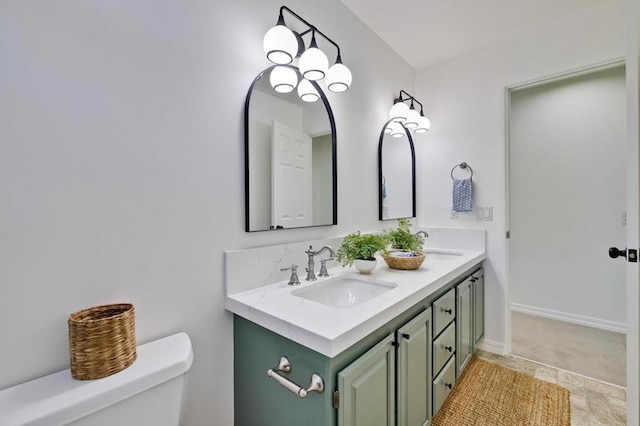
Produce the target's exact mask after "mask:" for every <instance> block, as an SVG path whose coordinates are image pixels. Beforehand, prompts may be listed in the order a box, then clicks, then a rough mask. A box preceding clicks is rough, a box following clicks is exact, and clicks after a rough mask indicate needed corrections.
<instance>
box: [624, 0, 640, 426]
mask: <svg viewBox="0 0 640 426" xmlns="http://www.w3.org/2000/svg"><path fill="white" fill-rule="evenodd" d="M626 9H627V10H626V19H627V22H626V24H627V25H626V27H627V28H626V30H627V62H626V65H627V80H626V82H627V247H628V248H635V249H638V248H640V247H638V245H639V244H640V238H639V235H638V234H639V232H640V226H639V222H640V217H639V215H638V205H639V200H640V195H639V191H640V184H639V182H638V180H639V173H638V170H639V168H640V150H639V149H638V145H639V138H640V133H639V132H638V127H639V123H640V118H639V108H638V103H639V102H640V96H639V94H638V91H639V90H640V85H639V84H638V80H639V77H640V73H639V72H638V62H639V61H638V56H639V54H640V31H639V29H638V27H639V25H640V7H639V6H638V1H637V0H627V2H626ZM639 307H640V275H639V274H638V263H631V262H627V424H628V425H638V424H640V414H639V411H640V312H639V311H640V309H639Z"/></svg>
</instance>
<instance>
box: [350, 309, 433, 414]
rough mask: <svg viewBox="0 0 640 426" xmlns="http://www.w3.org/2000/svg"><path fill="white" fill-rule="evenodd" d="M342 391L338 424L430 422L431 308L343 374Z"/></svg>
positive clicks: (386, 339)
mask: <svg viewBox="0 0 640 426" xmlns="http://www.w3.org/2000/svg"><path fill="white" fill-rule="evenodd" d="M395 348H397V352H396V349H395ZM338 391H339V395H340V404H339V408H338V425H339V426H377V425H379V426H392V425H395V424H397V425H398V426H426V425H428V424H429V422H430V420H431V308H428V309H426V310H424V311H423V312H422V313H420V314H418V315H417V316H416V317H415V318H413V319H412V320H410V321H409V322H408V323H406V324H405V325H403V326H402V327H401V328H399V329H398V330H397V331H396V332H395V333H394V334H390V335H389V336H387V337H386V338H385V339H383V340H382V341H381V342H380V343H378V344H377V345H376V346H375V347H373V348H372V349H371V350H369V351H368V352H366V353H365V354H364V355H362V356H361V357H360V358H358V359H357V360H355V361H354V362H352V363H351V364H350V365H349V367H347V368H345V369H344V370H342V371H341V372H340V373H338ZM396 412H397V418H396ZM396 420H397V423H396Z"/></svg>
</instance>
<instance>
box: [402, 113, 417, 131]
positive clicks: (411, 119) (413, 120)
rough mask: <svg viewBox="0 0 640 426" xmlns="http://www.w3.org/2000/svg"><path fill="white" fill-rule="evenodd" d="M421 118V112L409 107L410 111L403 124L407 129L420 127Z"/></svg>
mask: <svg viewBox="0 0 640 426" xmlns="http://www.w3.org/2000/svg"><path fill="white" fill-rule="evenodd" d="M419 120H420V113H419V112H418V111H416V110H415V109H409V113H408V114H407V119H406V121H405V122H404V123H402V124H403V125H404V127H406V128H407V129H415V128H416V127H418V121H419Z"/></svg>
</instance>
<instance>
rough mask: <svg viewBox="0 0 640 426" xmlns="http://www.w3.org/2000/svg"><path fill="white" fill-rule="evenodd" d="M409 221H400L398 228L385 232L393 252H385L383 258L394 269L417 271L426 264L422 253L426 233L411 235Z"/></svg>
mask: <svg viewBox="0 0 640 426" xmlns="http://www.w3.org/2000/svg"><path fill="white" fill-rule="evenodd" d="M410 228H411V222H409V219H398V227H397V228H395V229H391V230H387V231H385V236H386V237H387V240H388V241H389V244H390V245H391V248H392V250H391V251H385V252H384V253H383V254H382V258H383V259H384V260H385V262H387V265H389V267H390V268H393V269H417V268H419V267H420V265H422V262H424V259H425V255H424V253H423V252H422V247H423V246H424V238H425V235H426V233H424V232H416V233H415V234H413V233H411V229H410Z"/></svg>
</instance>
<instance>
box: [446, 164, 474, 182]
mask: <svg viewBox="0 0 640 426" xmlns="http://www.w3.org/2000/svg"><path fill="white" fill-rule="evenodd" d="M458 167H460V168H461V169H462V170H464V169H469V171H470V172H471V176H469V177H470V178H473V169H472V168H471V166H470V165H468V164H467V163H465V162H464V161H463V162H462V163H460V164H456V165H455V166H453V169H451V179H455V178H454V177H453V171H454V170H455V169H456V168H458Z"/></svg>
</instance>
